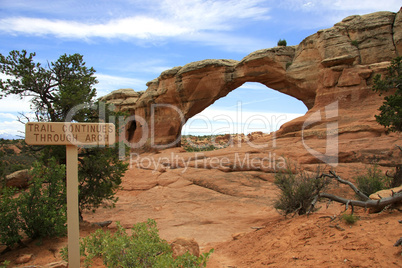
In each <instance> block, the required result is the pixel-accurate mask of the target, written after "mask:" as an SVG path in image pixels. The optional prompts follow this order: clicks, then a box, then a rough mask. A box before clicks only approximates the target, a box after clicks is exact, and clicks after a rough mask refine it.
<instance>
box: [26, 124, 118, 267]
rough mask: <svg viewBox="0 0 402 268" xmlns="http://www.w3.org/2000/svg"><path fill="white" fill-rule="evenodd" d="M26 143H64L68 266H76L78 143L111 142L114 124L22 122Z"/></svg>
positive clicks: (97, 143)
mask: <svg viewBox="0 0 402 268" xmlns="http://www.w3.org/2000/svg"><path fill="white" fill-rule="evenodd" d="M25 142H26V143H27V144H29V145H66V156H67V163H66V164H67V165H66V168H67V172H66V173H67V235H68V265H69V267H72V268H78V267H80V243H79V239H80V232H79V213H78V147H77V146H79V145H94V146H102V145H110V144H113V143H114V142H115V126H114V125H113V124H111V123H70V122H57V123H41V122H37V123H35V122H29V123H27V124H25Z"/></svg>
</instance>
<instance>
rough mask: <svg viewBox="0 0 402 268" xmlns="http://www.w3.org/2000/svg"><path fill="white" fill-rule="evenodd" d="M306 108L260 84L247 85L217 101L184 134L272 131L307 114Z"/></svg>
mask: <svg viewBox="0 0 402 268" xmlns="http://www.w3.org/2000/svg"><path fill="white" fill-rule="evenodd" d="M307 110H308V109H307V107H306V105H305V104H304V103H303V102H302V101H300V100H298V99H296V98H294V97H292V96H289V95H286V94H284V93H281V92H279V91H276V90H273V89H271V88H269V87H267V86H265V85H263V84H261V83H257V82H246V83H244V84H243V85H241V86H240V87H238V88H236V89H234V90H233V91H231V92H229V93H228V94H227V95H226V96H224V97H221V98H219V99H217V100H216V101H215V102H213V104H210V105H209V106H208V107H207V108H205V109H204V110H203V111H201V112H200V113H198V114H196V115H194V116H192V117H191V118H189V119H188V120H187V122H186V124H185V125H184V126H183V127H182V130H181V134H182V135H195V136H197V135H222V134H246V135H247V134H249V133H251V132H256V131H261V132H264V133H269V132H273V131H276V130H278V129H279V127H280V126H281V125H282V124H284V123H286V122H288V121H291V120H293V119H295V118H297V117H299V116H302V115H304V114H305V113H306V112H307Z"/></svg>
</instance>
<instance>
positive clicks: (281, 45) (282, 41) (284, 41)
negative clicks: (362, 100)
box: [278, 39, 287, 47]
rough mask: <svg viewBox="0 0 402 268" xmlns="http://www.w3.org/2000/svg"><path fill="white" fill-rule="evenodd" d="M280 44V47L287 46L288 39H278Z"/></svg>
mask: <svg viewBox="0 0 402 268" xmlns="http://www.w3.org/2000/svg"><path fill="white" fill-rule="evenodd" d="M278 46H280V47H286V46H287V42H286V40H285V39H283V40H282V39H279V41H278Z"/></svg>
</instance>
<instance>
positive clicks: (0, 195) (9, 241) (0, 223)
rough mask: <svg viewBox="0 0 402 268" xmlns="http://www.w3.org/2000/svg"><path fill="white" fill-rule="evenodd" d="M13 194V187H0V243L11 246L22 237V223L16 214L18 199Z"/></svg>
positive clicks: (14, 190)
mask: <svg viewBox="0 0 402 268" xmlns="http://www.w3.org/2000/svg"><path fill="white" fill-rule="evenodd" d="M15 194H16V189H14V188H8V187H3V188H1V189H0V219H1V220H0V244H3V245H6V246H7V247H12V246H13V245H14V244H16V243H18V242H19V241H20V240H21V239H22V236H21V234H20V230H21V224H22V223H21V221H20V219H19V216H18V200H17V199H16V198H14V195H15ZM0 267H1V266H0Z"/></svg>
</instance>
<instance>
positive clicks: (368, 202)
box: [307, 171, 402, 215]
mask: <svg viewBox="0 0 402 268" xmlns="http://www.w3.org/2000/svg"><path fill="white" fill-rule="evenodd" d="M321 177H328V178H333V179H336V180H337V181H339V182H340V183H343V184H346V185H349V187H350V188H352V189H353V191H354V192H355V193H356V194H357V195H358V196H359V197H361V198H362V199H363V201H361V200H352V199H347V198H343V197H339V196H336V195H333V194H328V193H318V194H317V195H316V196H315V197H314V199H313V201H312V202H311V206H310V209H309V210H308V211H307V215H308V214H310V212H311V211H313V209H314V207H315V205H316V203H317V201H318V200H319V199H320V198H326V199H328V200H330V201H335V202H338V203H341V204H344V205H345V210H348V209H349V206H351V207H352V214H353V212H354V206H358V207H364V208H376V209H377V210H381V209H383V208H385V207H387V206H390V205H392V204H394V203H397V202H402V191H400V192H398V193H395V192H392V196H390V197H386V198H382V197H380V199H379V200H372V199H370V198H369V197H367V196H366V195H365V194H363V193H362V192H361V191H360V190H359V189H358V188H357V187H356V186H355V185H354V184H353V183H351V182H350V181H347V180H343V179H341V178H340V177H339V176H338V175H336V174H335V172H333V171H330V174H324V173H323V174H321V175H320V176H319V177H318V178H321Z"/></svg>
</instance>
